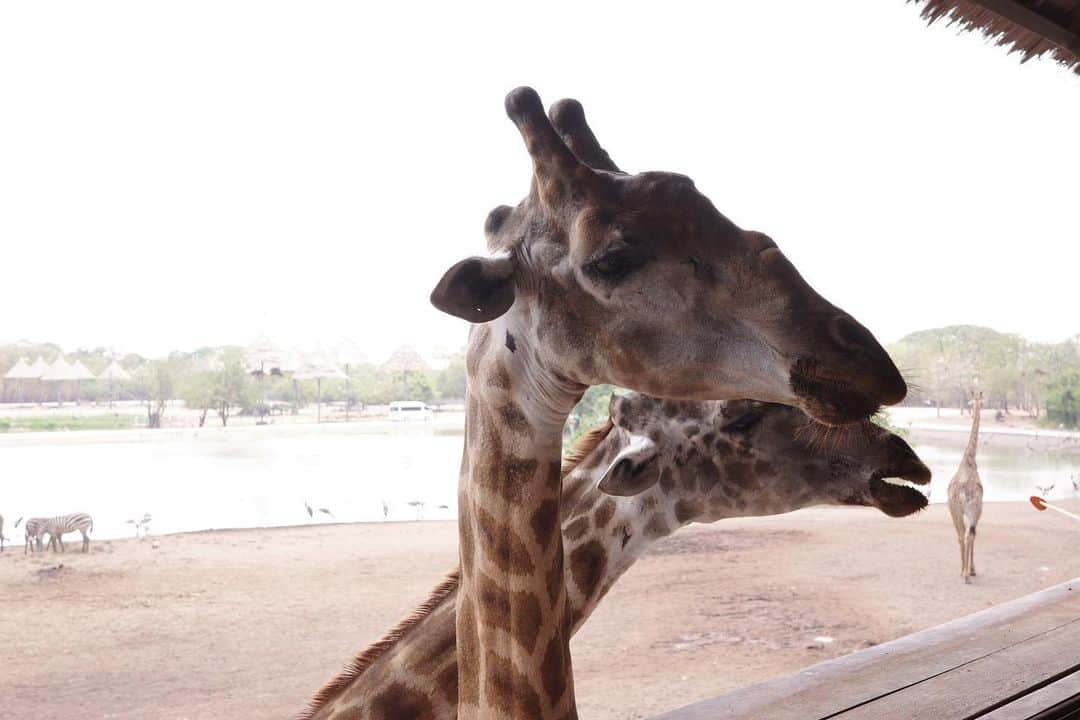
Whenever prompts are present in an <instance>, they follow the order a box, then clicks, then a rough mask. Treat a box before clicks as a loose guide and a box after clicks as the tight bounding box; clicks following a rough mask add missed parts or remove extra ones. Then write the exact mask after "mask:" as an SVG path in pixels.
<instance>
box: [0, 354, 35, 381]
mask: <svg viewBox="0 0 1080 720" xmlns="http://www.w3.org/2000/svg"><path fill="white" fill-rule="evenodd" d="M39 377H41V373H40V372H38V371H37V370H35V369H34V368H32V367H30V363H28V362H26V358H19V361H18V362H16V363H15V364H14V365H12V366H11V369H10V370H8V371H7V372H6V373H4V379H5V380H33V379H34V378H39Z"/></svg>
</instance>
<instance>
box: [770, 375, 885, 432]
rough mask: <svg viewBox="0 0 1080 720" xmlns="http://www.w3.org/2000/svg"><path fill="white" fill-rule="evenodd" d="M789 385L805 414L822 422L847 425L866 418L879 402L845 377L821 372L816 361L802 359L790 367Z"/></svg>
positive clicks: (875, 409) (876, 408)
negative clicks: (842, 378) (840, 377)
mask: <svg viewBox="0 0 1080 720" xmlns="http://www.w3.org/2000/svg"><path fill="white" fill-rule="evenodd" d="M789 378H790V379H789V384H790V386H791V390H792V392H793V393H794V394H795V397H797V398H798V399H799V403H800V406H801V407H802V409H803V410H804V411H805V412H806V414H807V415H809V416H810V417H812V418H814V419H815V420H817V421H818V422H820V423H823V424H825V425H846V424H848V423H853V422H858V421H860V420H865V419H867V418H869V417H870V416H871V415H873V414H874V413H875V412H877V411H878V408H879V407H880V403H878V402H877V401H876V400H874V399H873V398H870V397H868V396H867V395H866V394H865V393H863V392H861V391H859V390H858V389H857V388H856V387H855V386H854V385H853V384H852V383H850V382H848V381H847V380H840V379H837V378H831V377H827V376H826V375H824V374H823V373H822V372H821V371H820V370H819V369H818V367H817V364H816V363H814V362H812V361H808V360H805V359H800V360H799V361H796V362H795V364H794V365H793V366H792V367H791V370H790V375H789Z"/></svg>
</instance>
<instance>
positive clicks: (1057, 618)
mask: <svg viewBox="0 0 1080 720" xmlns="http://www.w3.org/2000/svg"><path fill="white" fill-rule="evenodd" d="M1073 713H1075V715H1074V714H1073ZM1073 717H1075V718H1080V578H1076V579H1074V580H1071V581H1069V582H1066V583H1062V584H1061V585H1056V586H1054V587H1052V588H1048V589H1046V590H1043V591H1041V592H1038V593H1035V594H1033V595H1028V596H1026V597H1022V598H1020V599H1018V600H1013V601H1011V602H1008V603H1004V604H1002V605H998V606H996V607H993V608H990V609H988V610H984V611H982V612H978V613H975V614H974V615H968V616H967V617H963V618H959V619H957V620H954V621H952V622H949V623H946V624H944V625H939V626H938V627H935V628H931V629H929V630H924V631H922V632H918V633H915V634H913V635H908V636H906V637H902V638H899V639H897V640H893V641H892V642H888V643H884V644H882V645H878V646H876V647H872V648H868V649H866V650H861V651H859V652H856V653H852V654H851V655H846V656H844V657H839V658H836V659H833V660H829V661H826V662H823V663H819V664H817V665H813V666H811V667H809V668H806V669H805V670H802V671H801V672H798V673H796V674H794V675H790V676H788V677H783V678H778V679H776V680H771V681H768V682H765V683H761V684H759V685H753V686H750V687H747V688H743V689H741V690H736V691H734V692H730V693H727V694H725V695H720V696H718V697H715V698H712V699H709V700H704V701H702V702H698V703H695V704H693V705H689V706H687V707H684V708H682V709H679V710H674V711H671V712H668V713H665V714H663V715H660V716H658V717H657V718H654V720H758V719H760V720H824V719H825V718H837V719H839V720H871V719H873V720H921V719H922V718H926V719H927V720H952V719H954V718H955V719H957V720H959V719H961V718H963V719H965V720H967V719H972V718H982V719H983V720H1021V719H1022V718H1023V719H1036V718H1037V719H1039V720H1042V718H1073Z"/></svg>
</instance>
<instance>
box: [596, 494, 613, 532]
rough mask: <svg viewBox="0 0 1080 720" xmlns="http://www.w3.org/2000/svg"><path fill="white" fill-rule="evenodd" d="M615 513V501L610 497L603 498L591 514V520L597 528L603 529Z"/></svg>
mask: <svg viewBox="0 0 1080 720" xmlns="http://www.w3.org/2000/svg"><path fill="white" fill-rule="evenodd" d="M614 515H615V501H614V500H612V499H611V498H604V499H603V500H601V502H600V504H599V505H597V506H596V513H595V514H594V515H593V521H594V522H595V523H596V529H597V530H603V529H604V528H606V527H607V524H608V523H609V522H611V518H612V517H613V516H614Z"/></svg>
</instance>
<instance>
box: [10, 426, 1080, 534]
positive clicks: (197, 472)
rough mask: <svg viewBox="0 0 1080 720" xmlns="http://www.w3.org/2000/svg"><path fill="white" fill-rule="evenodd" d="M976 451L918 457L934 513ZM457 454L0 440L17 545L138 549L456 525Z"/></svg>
mask: <svg viewBox="0 0 1080 720" xmlns="http://www.w3.org/2000/svg"><path fill="white" fill-rule="evenodd" d="M953 435H955V442H952V436H953ZM966 439H967V435H966V433H952V434H950V436H949V437H948V438H947V440H946V441H944V442H942V441H939V440H936V439H935V442H933V443H928V442H916V443H915V449H916V451H917V452H918V453H919V455H920V456H921V457H922V458H923V459H924V461H926V463H927V464H928V465H929V466H930V467H931V469H932V470H933V471H934V481H933V483H932V486H931V501H932V502H943V501H944V500H945V498H946V490H945V489H946V486H947V484H948V482H949V479H950V478H951V477H952V474H953V473H954V472H955V471H956V467H957V463H958V462H959V459H960V454H961V451H962V449H963V444H964V442H965V441H966ZM461 447H462V435H461V429H460V424H459V422H458V423H455V422H449V423H439V424H433V423H416V424H409V425H400V424H392V423H375V422H363V423H353V424H349V425H345V424H325V425H285V426H270V427H237V428H228V429H225V430H222V429H221V428H205V429H202V430H193V429H185V430H161V431H112V432H79V433H33V434H22V435H18V436H15V435H8V436H2V437H0V473H2V477H3V487H4V490H3V494H2V495H0V513H2V514H3V515H4V517H5V519H6V522H7V525H6V528H5V530H6V532H5V534H6V535H7V536H9V537H10V538H12V539H16V540H17V539H21V532H19V531H17V530H14V529H13V528H12V525H13V524H14V521H15V519H16V518H18V517H19V516H20V515H26V516H30V515H56V514H60V513H67V512H74V511H80V510H81V511H86V512H89V513H90V514H91V515H93V517H94V533H93V535H94V537H97V538H111V537H124V536H131V535H133V534H134V529H133V526H132V525H130V524H127V523H126V522H125V521H127V520H128V519H131V518H138V517H142V515H143V514H144V513H150V514H151V515H152V516H153V522H152V523H151V526H150V527H151V533H152V534H162V533H170V532H181V531H190V530H205V529H209V528H227V527H259V526H273V525H300V524H305V523H310V522H312V518H311V517H309V516H308V513H307V511H306V509H305V502H307V503H309V504H310V505H311V506H312V507H313V508H314V509H315V514H314V520H315V521H323V522H330V521H332V520H337V521H340V522H358V521H382V520H396V521H401V520H416V519H419V518H423V519H451V518H454V517H456V514H457V510H456V502H455V500H456V494H457V475H458V467H459V465H460V462H461ZM978 459H979V471H980V473H981V475H982V480H983V483H984V485H985V487H986V499H987V500H988V501H995V500H1025V499H1027V497H1028V496H1029V495H1031V494H1034V493H1035V492H1036V491H1035V489H1034V486H1035V485H1044V486H1046V485H1050V484H1055V485H1056V487H1055V489H1054V490H1053V492H1051V493H1050V499H1053V498H1062V497H1071V496H1072V492H1073V491H1072V484H1071V482H1070V477H1069V476H1070V475H1071V474H1072V475H1076V476H1077V477H1078V478H1080V456H1077V455H1075V454H1074V455H1069V456H1066V455H1054V454H1048V453H1034V452H1032V451H1030V450H1028V449H1027V448H1025V447H1016V446H1011V447H1006V446H997V445H996V444H995V443H994V442H993V441H992V440H991V441H990V442H984V444H983V446H981V447H980V450H979V458H978ZM384 502H385V503H386V512H385V514H384V509H383V503H384ZM409 503H423V506H422V507H421V506H419V505H410V504H409ZM440 506H444V507H440ZM318 508H327V509H328V510H330V511H331V512H332V513H333V517H331V516H329V515H326V514H323V513H320V512H319V511H318ZM76 537H77V536H76Z"/></svg>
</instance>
